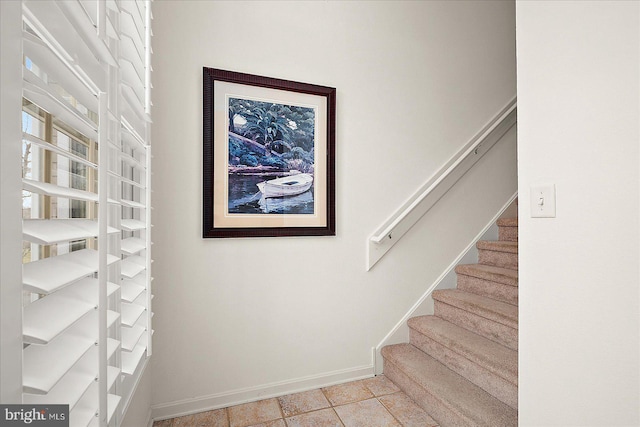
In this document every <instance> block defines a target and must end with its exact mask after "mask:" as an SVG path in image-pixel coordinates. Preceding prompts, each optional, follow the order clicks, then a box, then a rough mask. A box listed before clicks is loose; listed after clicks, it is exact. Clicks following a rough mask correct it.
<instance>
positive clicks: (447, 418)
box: [383, 359, 475, 427]
mask: <svg viewBox="0 0 640 427" xmlns="http://www.w3.org/2000/svg"><path fill="white" fill-rule="evenodd" d="M383 369H384V375H385V376H386V377H387V378H389V379H390V380H391V381H393V382H394V383H395V384H396V385H397V386H398V387H399V388H400V390H402V391H403V392H404V393H405V394H406V395H407V396H409V397H410V398H411V399H413V401H414V402H415V403H416V404H417V405H418V406H420V407H421V408H422V409H424V410H425V411H426V412H427V413H428V414H429V415H430V416H431V418H433V419H434V420H436V421H437V422H438V424H439V425H441V426H469V427H471V426H474V425H475V423H474V422H472V420H469V419H467V418H464V417H462V416H461V415H460V414H457V413H455V412H454V410H453V409H454V408H450V407H447V406H446V404H445V403H443V402H441V401H440V400H438V399H437V398H436V396H434V395H432V394H431V393H429V392H428V391H427V390H425V389H424V388H422V387H420V385H418V384H417V383H416V382H414V381H413V380H411V378H410V377H409V376H407V375H406V374H405V373H404V372H402V370H400V369H399V368H398V367H397V366H396V365H394V364H393V363H391V362H389V361H388V360H387V359H384V363H383Z"/></svg>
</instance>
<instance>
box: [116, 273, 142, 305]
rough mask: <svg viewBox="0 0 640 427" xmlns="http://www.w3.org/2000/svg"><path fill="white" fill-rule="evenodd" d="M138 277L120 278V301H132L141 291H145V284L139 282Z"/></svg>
mask: <svg viewBox="0 0 640 427" xmlns="http://www.w3.org/2000/svg"><path fill="white" fill-rule="evenodd" d="M138 277H139V276H136V278H134V279H122V284H121V286H120V289H121V292H120V297H121V298H122V301H125V302H133V301H134V300H135V299H136V298H138V296H139V295H140V294H141V293H142V292H144V291H145V289H146V286H145V285H144V283H143V284H141V283H140V281H139V280H138Z"/></svg>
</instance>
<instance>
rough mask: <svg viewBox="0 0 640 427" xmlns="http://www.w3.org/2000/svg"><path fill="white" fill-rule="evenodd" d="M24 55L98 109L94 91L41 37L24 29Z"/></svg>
mask: <svg viewBox="0 0 640 427" xmlns="http://www.w3.org/2000/svg"><path fill="white" fill-rule="evenodd" d="M22 39H23V40H24V43H23V49H24V56H26V57H27V58H29V59H30V60H31V61H32V62H33V63H34V64H36V65H37V66H38V67H39V68H41V69H45V70H47V75H49V76H50V77H52V78H53V80H55V81H56V82H58V83H59V84H60V85H61V86H62V87H64V88H65V90H66V91H67V92H69V93H70V94H71V95H73V96H74V97H75V98H76V99H77V100H78V101H80V102H81V103H82V104H83V105H84V106H86V107H87V108H89V109H91V110H93V111H97V110H98V99H97V97H96V96H95V94H94V93H92V92H91V90H90V89H89V88H87V86H86V85H85V84H84V83H83V82H82V81H81V80H80V79H78V77H77V76H76V75H75V74H74V73H73V72H69V71H70V69H69V68H68V67H67V65H66V64H65V63H64V62H62V61H61V60H60V58H59V57H58V56H57V55H56V54H55V53H53V51H52V50H51V49H50V48H49V47H48V46H47V45H46V43H44V42H43V41H42V40H41V39H40V38H38V37H37V36H35V35H34V34H31V33H29V32H28V31H23V33H22Z"/></svg>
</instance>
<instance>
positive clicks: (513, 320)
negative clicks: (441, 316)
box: [432, 289, 518, 329]
mask: <svg viewBox="0 0 640 427" xmlns="http://www.w3.org/2000/svg"><path fill="white" fill-rule="evenodd" d="M432 295H433V299H434V300H437V301H440V302H442V303H444V304H448V305H451V306H453V307H457V308H459V309H462V310H464V311H467V312H469V313H472V314H475V315H477V316H480V317H483V318H485V319H489V320H492V321H494V322H496V323H500V324H502V325H505V326H508V327H510V328H514V329H517V328H518V307H517V306H515V305H512V304H507V303H505V302H502V301H498V300H494V299H492V298H487V297H483V296H481V295H476V294H472V293H469V292H464V291H461V290H458V289H443V290H437V291H434V292H433V294H432Z"/></svg>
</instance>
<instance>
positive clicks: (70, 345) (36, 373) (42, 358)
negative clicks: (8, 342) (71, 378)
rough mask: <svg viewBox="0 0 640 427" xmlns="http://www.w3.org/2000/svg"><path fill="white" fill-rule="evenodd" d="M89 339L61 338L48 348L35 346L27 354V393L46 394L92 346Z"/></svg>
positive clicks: (24, 372) (24, 371)
mask: <svg viewBox="0 0 640 427" xmlns="http://www.w3.org/2000/svg"><path fill="white" fill-rule="evenodd" d="M94 345H95V340H94V339H91V338H88V337H79V336H71V335H67V334H63V335H60V336H59V337H57V338H56V339H55V340H53V341H52V342H50V343H49V344H47V345H37V344H31V345H30V346H28V347H27V348H25V349H24V351H23V365H24V366H23V388H24V392H25V393H33V394H45V393H48V392H49V391H50V390H51V389H52V388H53V386H54V385H56V383H57V382H58V381H60V379H62V377H63V376H64V375H65V374H66V373H67V372H68V371H69V370H70V369H71V367H73V365H74V364H75V363H76V362H77V361H78V360H79V359H80V358H81V357H82V356H83V355H84V354H85V353H86V352H87V351H88V350H89V349H90V348H91V347H92V346H94Z"/></svg>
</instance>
